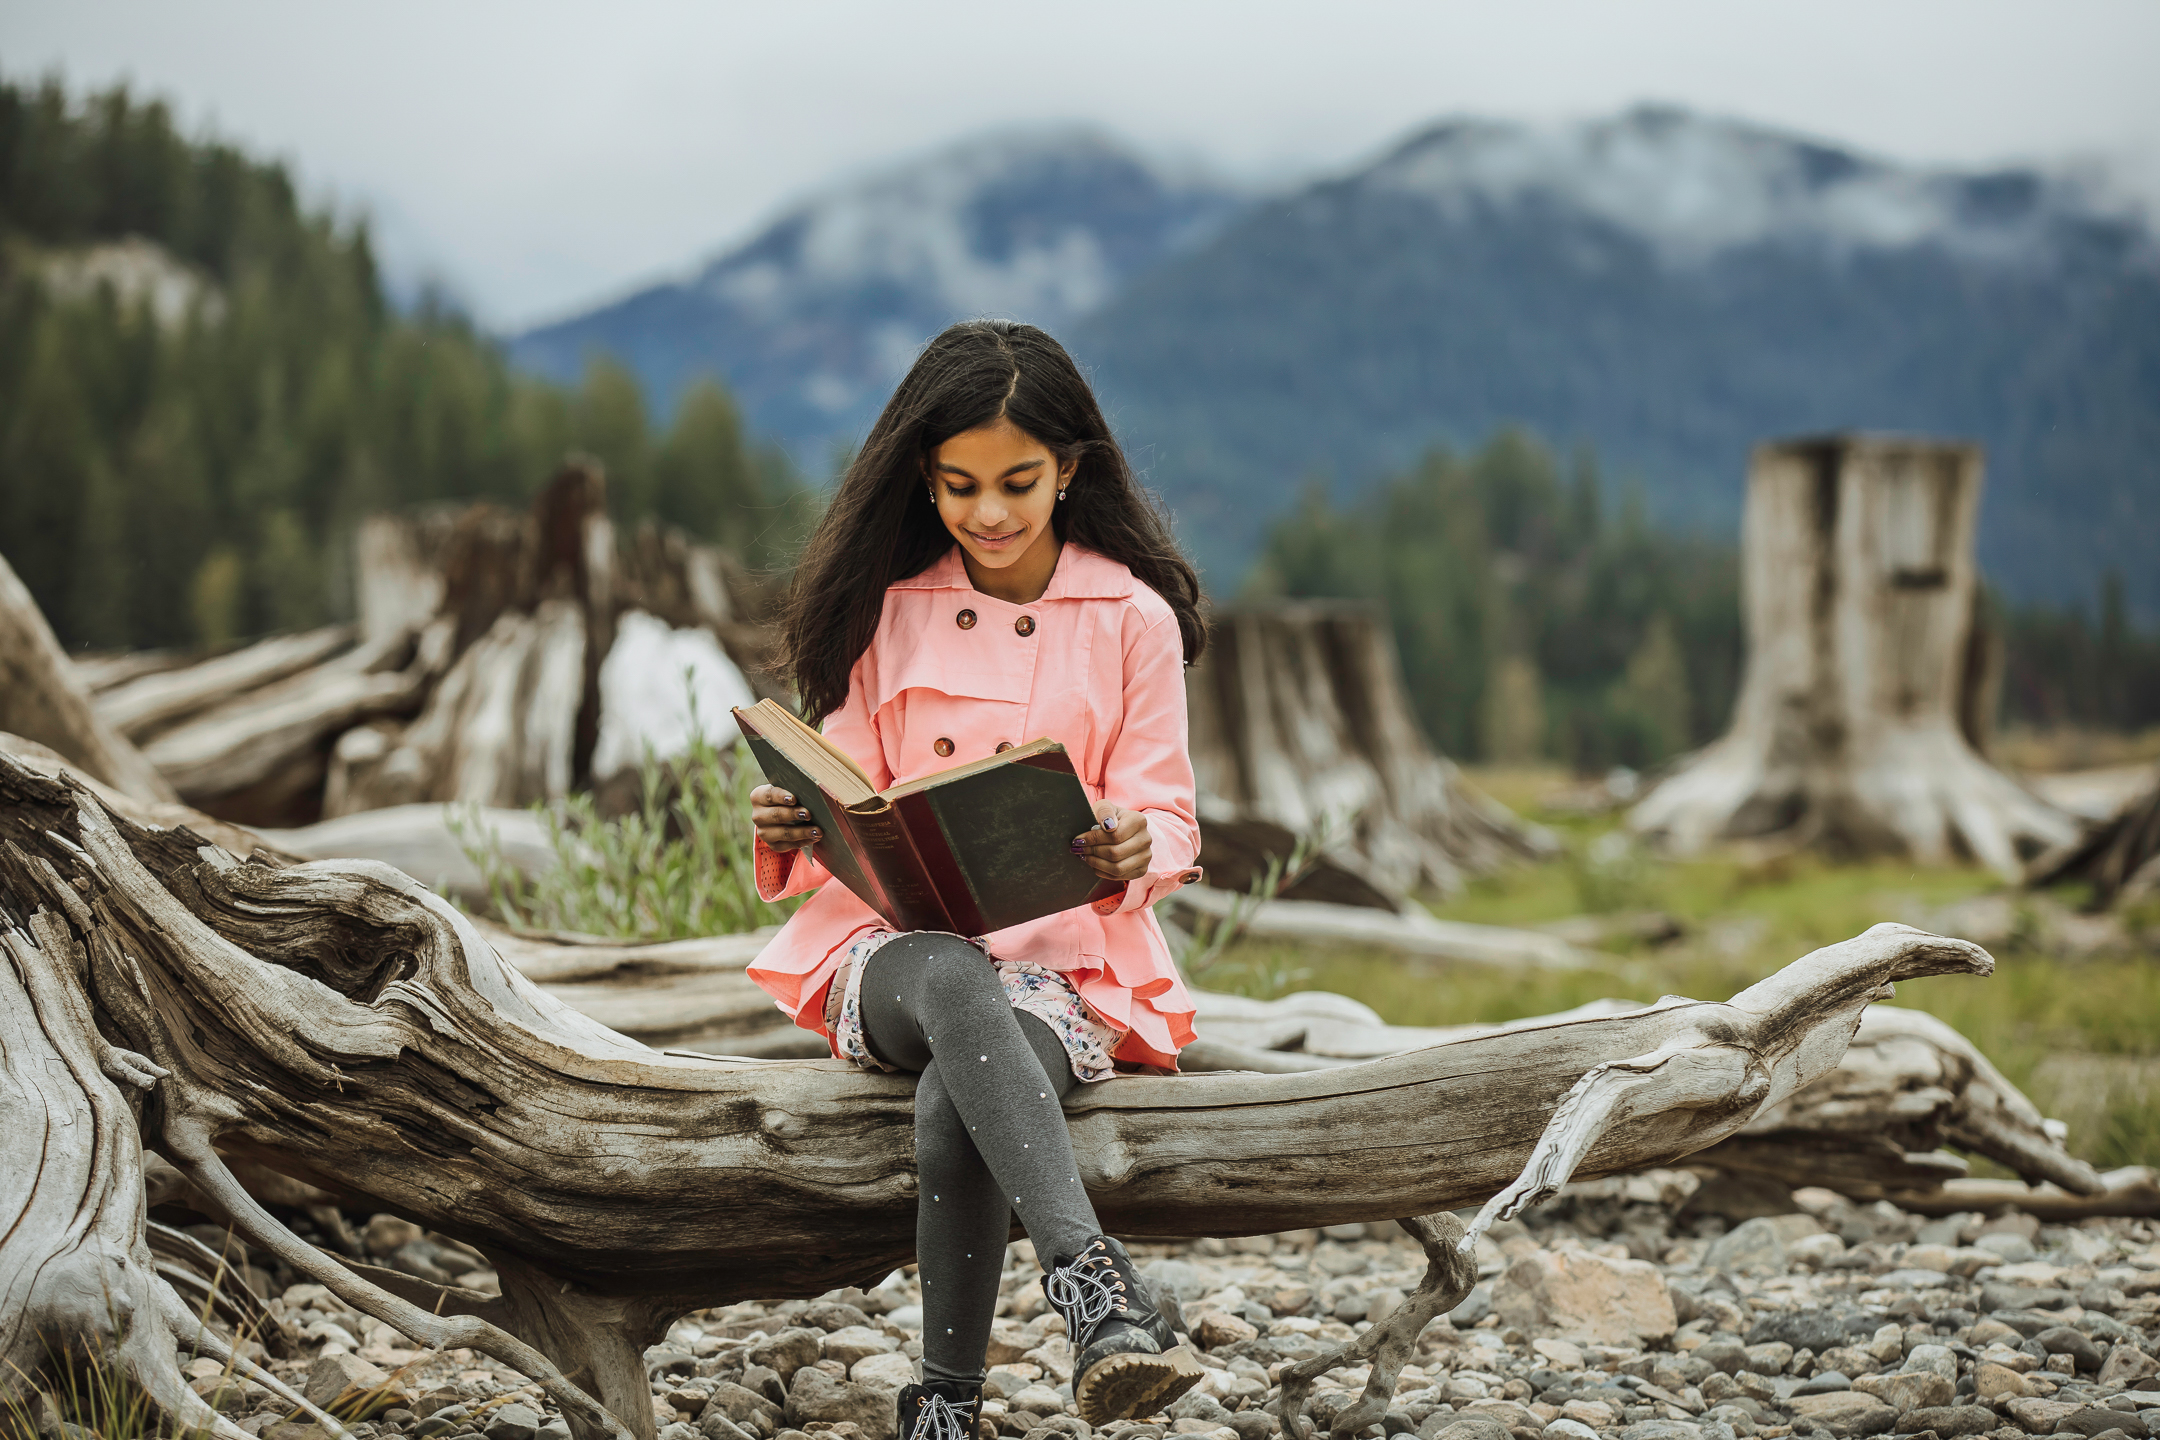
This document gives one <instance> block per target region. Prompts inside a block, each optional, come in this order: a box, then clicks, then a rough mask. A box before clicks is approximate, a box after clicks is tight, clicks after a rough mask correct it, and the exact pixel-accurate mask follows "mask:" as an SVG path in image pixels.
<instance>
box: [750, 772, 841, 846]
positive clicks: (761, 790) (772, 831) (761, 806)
mask: <svg viewBox="0 0 2160 1440" xmlns="http://www.w3.org/2000/svg"><path fill="white" fill-rule="evenodd" d="M750 823H751V824H752V825H755V826H756V827H757V833H758V839H760V840H763V841H764V842H765V845H766V848H767V849H770V850H777V851H779V852H780V853H781V854H783V855H784V854H786V853H787V852H788V851H790V850H807V849H809V848H810V846H811V845H812V844H813V843H814V842H816V841H818V840H820V839H822V838H823V837H824V832H823V831H821V830H819V829H818V828H817V826H815V825H813V824H811V823H810V812H809V811H808V810H805V809H803V808H801V807H800V806H798V805H797V804H796V803H795V797H794V796H793V795H790V794H788V792H787V791H785V790H782V789H781V788H780V787H779V786H777V785H760V786H758V787H757V789H755V790H752V791H751V792H750Z"/></svg>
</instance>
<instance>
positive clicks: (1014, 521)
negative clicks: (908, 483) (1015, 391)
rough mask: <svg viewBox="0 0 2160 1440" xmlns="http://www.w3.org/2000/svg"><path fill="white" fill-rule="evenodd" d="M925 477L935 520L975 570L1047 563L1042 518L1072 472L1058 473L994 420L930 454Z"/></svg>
mask: <svg viewBox="0 0 2160 1440" xmlns="http://www.w3.org/2000/svg"><path fill="white" fill-rule="evenodd" d="M929 470H930V474H929V477H928V478H929V481H930V487H931V492H932V493H933V494H934V495H935V496H936V497H937V507H938V518H939V519H940V520H942V521H944V522H945V528H946V529H947V530H949V531H951V532H952V537H953V539H955V540H957V541H959V542H960V546H961V549H962V551H963V552H964V553H965V554H966V555H967V557H968V558H969V559H970V560H971V561H973V562H974V563H975V564H976V565H979V566H981V567H983V568H984V569H986V570H1004V569H1008V568H1010V567H1012V566H1014V565H1018V564H1020V563H1021V562H1022V561H1023V560H1028V561H1030V563H1041V562H1042V561H1043V560H1044V559H1045V558H1046V557H1049V558H1053V559H1054V556H1055V552H1056V549H1057V539H1056V536H1055V535H1054V534H1053V532H1052V531H1051V528H1050V516H1051V514H1052V512H1053V511H1055V510H1056V508H1057V494H1058V490H1059V488H1060V487H1061V486H1063V485H1064V484H1066V483H1067V482H1068V481H1070V480H1071V479H1072V472H1073V467H1072V466H1070V465H1068V466H1065V467H1064V468H1063V469H1062V470H1061V469H1060V468H1059V466H1058V462H1057V456H1055V455H1053V454H1052V453H1051V452H1050V447H1049V446H1047V445H1045V444H1043V443H1042V442H1041V441H1040V440H1037V439H1036V438H1035V437H1034V436H1032V435H1030V434H1028V433H1027V432H1026V431H1025V430H1022V429H1021V428H1020V427H1019V426H1017V425H1015V424H1013V423H1012V421H1010V420H1007V419H1003V418H1000V419H997V420H993V421H991V422H990V423H989V424H988V425H985V426H982V427H981V428H980V429H975V430H966V431H962V432H961V433H960V434H958V435H955V436H953V437H952V438H951V439H950V440H947V441H946V442H945V443H944V444H942V445H940V446H938V447H937V449H936V450H934V451H933V452H931V455H930V462H929Z"/></svg>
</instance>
